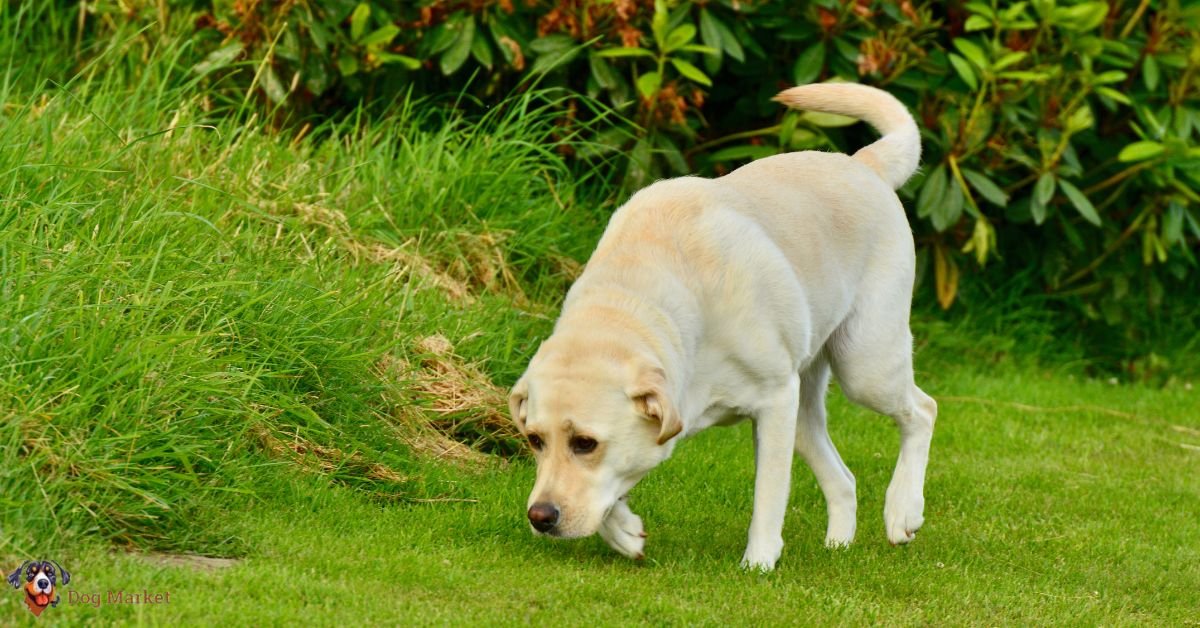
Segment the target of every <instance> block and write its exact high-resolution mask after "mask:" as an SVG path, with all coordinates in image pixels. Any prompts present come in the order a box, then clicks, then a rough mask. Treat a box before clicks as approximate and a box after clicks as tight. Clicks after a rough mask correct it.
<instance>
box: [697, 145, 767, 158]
mask: <svg viewBox="0 0 1200 628" xmlns="http://www.w3.org/2000/svg"><path fill="white" fill-rule="evenodd" d="M778 153H779V149H777V148H775V147H774V146H763V145H761V144H742V145H740V146H729V147H727V148H722V149H721V150H719V151H717V152H715V153H713V154H711V155H709V157H708V158H709V159H711V160H713V161H740V160H742V159H762V158H763V157H770V156H771V155H776V154H778Z"/></svg>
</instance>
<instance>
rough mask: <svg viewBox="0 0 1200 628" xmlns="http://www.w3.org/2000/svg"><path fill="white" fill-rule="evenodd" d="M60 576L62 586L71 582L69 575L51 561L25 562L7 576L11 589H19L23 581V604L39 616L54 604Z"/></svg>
mask: <svg viewBox="0 0 1200 628" xmlns="http://www.w3.org/2000/svg"><path fill="white" fill-rule="evenodd" d="M60 576H61V578H62V584H63V585H66V584H68V583H70V582H71V574H70V573H69V572H68V571H67V570H66V569H63V568H62V566H60V565H58V564H57V563H55V562H53V561H49V560H42V561H26V562H25V564H23V565H21V566H20V567H18V568H17V569H16V571H14V572H12V573H11V574H9V575H8V583H9V584H10V585H12V587H13V588H21V581H22V580H24V583H25V584H24V589H25V603H26V604H28V605H29V608H30V610H32V611H34V613H37V614H41V611H42V610H44V609H45V608H46V607H47V606H49V605H51V603H53V602H54V599H55V595H54V589H55V587H57V586H58V584H59V577H60Z"/></svg>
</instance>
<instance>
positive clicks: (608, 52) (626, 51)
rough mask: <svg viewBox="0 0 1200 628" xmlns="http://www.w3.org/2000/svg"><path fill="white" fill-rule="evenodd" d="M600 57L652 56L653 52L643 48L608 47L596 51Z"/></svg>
mask: <svg viewBox="0 0 1200 628" xmlns="http://www.w3.org/2000/svg"><path fill="white" fill-rule="evenodd" d="M596 54H599V55H600V56H601V57H605V58H610V59H616V58H620V57H650V58H654V53H653V52H650V51H649V50H646V49H645V48H608V49H605V50H601V51H600V52H598V53H596Z"/></svg>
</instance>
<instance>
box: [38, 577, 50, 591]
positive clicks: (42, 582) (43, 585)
mask: <svg viewBox="0 0 1200 628" xmlns="http://www.w3.org/2000/svg"><path fill="white" fill-rule="evenodd" d="M37 585H38V587H40V588H42V589H45V588H46V587H48V586H50V581H49V580H47V579H45V578H38V581H37Z"/></svg>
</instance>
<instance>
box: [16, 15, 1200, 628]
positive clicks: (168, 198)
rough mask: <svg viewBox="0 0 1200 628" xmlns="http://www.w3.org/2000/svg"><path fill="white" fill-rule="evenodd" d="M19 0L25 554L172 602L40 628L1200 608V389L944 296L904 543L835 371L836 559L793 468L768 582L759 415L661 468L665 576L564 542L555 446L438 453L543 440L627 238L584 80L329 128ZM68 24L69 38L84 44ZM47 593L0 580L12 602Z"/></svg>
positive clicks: (871, 429) (927, 333)
mask: <svg viewBox="0 0 1200 628" xmlns="http://www.w3.org/2000/svg"><path fill="white" fill-rule="evenodd" d="M11 7H12V5H3V6H0V26H2V27H3V28H2V29H0V30H2V32H3V37H0V51H5V52H8V53H9V54H8V55H6V56H7V57H10V58H15V57H14V56H12V54H13V51H16V50H28V51H32V50H36V51H39V53H38V55H39V56H37V61H36V62H32V61H31V62H30V63H28V64H20V63H14V64H10V65H7V66H6V68H7V69H8V71H6V72H5V74H4V77H3V79H2V81H0V173H3V175H2V176H0V568H6V569H9V570H11V569H12V568H13V567H15V566H16V564H18V563H19V561H20V560H22V559H25V558H31V557H35V556H36V557H51V558H55V559H58V560H59V561H60V562H62V563H64V564H65V566H66V567H67V568H68V569H70V570H72V571H73V572H74V574H75V580H74V582H73V583H72V585H71V586H70V587H68V588H67V591H71V590H74V591H77V592H87V593H91V592H97V591H99V592H102V593H106V592H107V591H109V590H119V589H124V590H137V591H141V590H144V589H148V590H150V591H152V592H153V591H169V592H170V594H171V603H170V604H169V605H165V606H157V607H145V606H143V607H131V606H111V605H103V606H101V607H100V608H92V607H90V606H86V605H71V604H67V605H65V606H60V607H59V608H57V609H52V610H50V611H48V612H47V614H46V615H44V616H43V618H42V621H50V622H52V623H54V622H63V623H79V622H94V623H99V624H105V623H114V622H130V623H132V622H138V623H148V624H164V625H175V624H181V623H185V624H198V623H204V624H208V623H216V622H228V623H233V624H247V623H268V624H279V623H284V622H289V623H291V622H296V623H298V622H301V621H310V622H312V621H315V622H317V623H322V624H335V623H343V624H344V623H347V622H355V621H365V622H377V623H382V622H392V623H395V622H400V621H404V622H411V623H457V622H461V621H466V620H470V621H475V622H479V623H493V624H494V623H515V622H522V621H530V622H543V623H545V622H554V621H564V620H566V621H569V620H572V619H578V620H580V621H589V622H593V623H604V624H616V623H625V622H629V621H637V622H653V623H659V622H673V623H685V622H687V623H718V622H720V623H727V622H728V621H729V620H730V619H731V618H747V619H750V620H758V621H759V622H762V623H767V622H772V623H774V622H778V621H796V622H800V623H829V622H838V623H862V622H865V621H879V622H883V623H937V624H942V623H964V624H996V623H1070V624H1128V623H1161V624H1178V623H1183V622H1187V621H1194V620H1195V602H1194V595H1195V593H1194V592H1195V591H1196V590H1197V589H1200V524H1197V521H1196V516H1195V515H1196V513H1197V512H1200V482H1197V481H1196V478H1197V477H1200V451H1198V450H1197V447H1200V416H1198V413H1197V408H1198V407H1200V391H1197V390H1196V389H1194V388H1189V386H1190V384H1189V379H1188V376H1187V375H1186V374H1177V375H1173V376H1171V377H1165V378H1161V379H1160V380H1159V381H1161V382H1163V383H1165V385H1164V386H1161V387H1150V386H1145V385H1129V384H1125V383H1122V384H1119V385H1112V384H1108V383H1106V382H1105V381H1104V380H1092V379H1087V378H1084V377H1081V376H1080V374H1081V373H1083V372H1084V371H1085V369H1083V368H1080V367H1079V364H1078V363H1077V362H1073V360H1075V359H1076V358H1077V357H1078V355H1077V354H1075V353H1068V354H1066V355H1065V356H1062V355H1053V352H1054V351H1055V350H1056V348H1057V347H1059V346H1061V343H1060V342H1059V341H1058V340H1057V339H1055V338H1054V330H1055V329H1056V327H1055V326H1054V325H1053V324H1052V323H1051V322H1048V321H1049V318H1050V315H1048V314H1046V313H1045V312H1041V311H1026V312H1022V311H1020V310H1019V309H1017V308H1011V307H1008V308H1006V309H1004V311H1003V312H1002V313H997V314H989V313H988V310H987V309H986V308H984V307H983V306H982V305H980V306H979V309H975V310H971V311H972V312H982V313H983V314H981V315H972V316H976V317H981V318H982V320H972V316H966V317H961V318H960V319H959V320H958V321H956V322H953V323H948V322H945V321H944V320H943V319H938V318H933V317H930V316H922V317H921V318H919V320H918V324H917V335H918V361H917V366H918V370H919V371H920V374H919V379H920V383H921V384H922V386H923V387H925V388H926V389H927V390H929V392H930V393H932V394H934V395H935V396H936V397H938V398H939V399H940V401H941V408H942V414H941V418H940V420H939V425H938V430H937V434H936V436H935V440H934V453H933V461H932V464H931V468H930V477H929V486H928V490H927V500H928V510H927V516H928V523H927V525H926V527H925V528H924V529H923V530H922V531H921V533H920V534H919V536H918V539H917V541H916V542H915V543H914V544H913V545H911V546H909V547H904V548H892V547H889V546H888V545H887V543H886V542H885V539H884V536H883V530H882V515H881V508H882V501H883V491H884V489H885V488H886V485H887V481H888V478H889V476H890V473H891V469H892V465H893V464H894V456H895V449H896V441H897V437H896V433H895V430H894V428H893V427H892V426H891V425H889V424H888V422H887V421H886V420H884V419H881V418H879V417H875V416H870V415H868V414H867V413H865V412H863V411H860V410H857V409H854V408H852V407H850V406H848V405H846V404H845V403H844V402H843V401H842V400H841V398H840V397H839V396H836V395H835V396H833V401H832V404H833V405H832V412H831V414H832V416H833V417H834V419H833V425H832V431H833V434H834V438H835V440H836V442H838V444H839V445H840V447H841V451H842V454H843V456H844V457H845V459H846V461H847V463H848V464H849V465H850V467H851V468H852V469H853V470H854V472H855V473H856V474H857V477H858V482H859V489H860V492H861V493H860V517H859V539H858V543H857V544H856V545H855V546H854V547H853V548H852V549H850V550H848V551H837V552H831V551H827V550H825V549H824V548H823V547H822V546H821V540H822V538H823V536H824V519H825V514H824V504H823V502H822V500H821V498H820V495H819V492H818V491H817V488H816V485H815V483H814V481H813V480H812V478H811V476H810V474H809V473H808V472H807V471H806V470H805V469H804V468H803V467H802V466H799V465H798V467H797V470H796V481H795V490H794V493H793V501H792V503H793V508H792V509H791V512H790V515H789V520H788V523H787V526H786V528H785V541H786V543H787V547H786V548H785V553H784V558H783V560H782V561H781V563H780V568H779V570H778V571H777V572H776V573H773V574H770V575H766V576H760V575H756V574H747V573H743V572H741V571H740V570H739V569H738V568H737V563H738V559H739V558H740V556H741V552H742V549H743V546H744V542H745V533H746V526H747V524H748V520H749V515H748V513H749V506H750V500H751V497H752V494H751V488H752V471H753V469H752V464H751V460H752V455H751V451H750V444H749V435H748V433H747V431H746V429H745V426H743V427H741V428H734V429H729V430H713V431H710V432H708V433H705V434H702V435H700V436H699V437H697V438H696V439H695V440H694V441H692V442H689V443H686V444H685V445H683V446H682V447H681V448H680V449H679V451H678V454H677V455H676V457H675V458H674V459H672V460H671V461H669V462H668V463H667V464H666V465H664V466H663V468H661V469H660V470H658V471H657V472H655V473H654V474H652V475H651V476H650V477H649V478H648V479H647V480H646V481H645V482H644V483H643V485H642V486H640V487H639V488H638V489H636V490H635V492H634V494H633V497H632V500H633V504H634V507H635V510H636V511H637V512H638V513H639V514H641V515H642V516H643V517H644V518H645V521H646V525H647V528H648V530H649V532H650V535H651V536H650V542H649V545H648V550H647V551H648V559H647V561H645V562H644V563H641V564H638V563H633V562H630V561H627V560H625V559H622V558H620V557H618V556H617V555H616V554H615V553H613V552H611V551H610V550H608V549H607V548H606V547H604V545H603V544H602V542H601V541H599V540H598V539H588V540H584V541H577V542H558V543H555V542H549V541H545V540H541V539H536V538H534V537H533V536H532V535H531V534H530V533H529V531H528V529H527V525H526V524H525V523H524V521H523V518H522V516H523V515H522V506H523V504H524V502H525V497H526V492H527V490H528V489H529V487H530V486H531V483H532V477H533V469H532V467H531V466H530V463H529V461H528V460H527V459H525V458H519V457H518V458H515V459H512V460H511V461H509V462H502V460H501V459H500V458H497V457H493V458H490V459H485V460H484V461H483V462H478V461H472V460H475V459H474V458H469V459H468V460H467V461H465V462H462V461H460V462H446V461H442V460H437V459H434V458H433V457H432V456H431V455H429V453H428V452H429V451H430V449H429V447H430V443H432V444H433V445H438V444H440V445H445V444H446V442H447V441H444V440H438V439H437V437H436V436H434V434H439V433H445V434H450V435H452V436H454V437H455V438H458V439H460V440H463V441H466V442H471V443H473V444H475V445H477V446H478V447H479V448H481V449H485V450H489V451H495V452H500V453H512V451H513V447H514V443H513V441H512V440H511V439H510V438H508V436H506V434H505V422H504V416H503V414H504V410H503V409H502V407H503V393H502V387H503V386H505V385H507V384H510V383H511V382H512V381H513V380H514V379H515V378H516V376H517V375H518V374H519V373H520V371H521V370H522V369H523V367H524V363H525V360H527V359H528V356H529V355H530V354H531V353H532V351H533V350H534V349H535V348H536V345H537V342H538V341H539V340H540V339H541V338H543V337H544V336H545V335H546V333H548V331H549V329H550V326H551V323H552V319H553V315H554V312H555V309H556V306H557V303H558V301H559V299H560V298H561V295H562V294H563V291H564V289H565V288H566V286H567V285H568V283H569V281H570V278H571V275H572V273H573V272H575V271H576V270H577V264H578V263H579V262H580V261H582V260H584V259H585V258H586V255H587V252H588V251H589V248H590V246H591V245H592V244H593V243H594V241H595V239H596V238H597V237H598V234H599V231H600V229H601V228H602V225H603V219H604V213H605V212H604V210H605V209H606V207H605V205H604V203H602V202H596V201H595V200H594V199H593V197H601V198H603V197H604V196H605V194H604V190H603V188H600V192H599V193H597V192H595V190H596V189H597V188H596V186H592V185H588V183H587V182H586V181H583V180H581V177H580V176H579V174H578V173H573V172H571V171H570V170H569V168H568V167H567V166H566V165H565V163H564V162H563V160H562V159H560V157H559V153H558V152H557V150H556V146H558V145H559V143H560V142H561V141H563V138H562V137H560V136H559V135H558V133H559V132H561V131H560V130H559V129H556V128H555V127H554V125H553V120H552V118H551V116H550V115H549V114H548V113H547V110H546V108H545V106H546V103H547V102H548V101H550V100H552V99H554V98H556V97H557V96H556V95H555V94H554V93H547V92H531V93H527V94H524V95H517V96H514V97H512V98H511V99H510V100H508V101H506V102H505V103H504V105H503V106H501V107H497V108H495V109H494V110H492V111H490V112H488V113H487V114H484V115H481V116H478V117H472V118H467V117H464V116H461V115H458V114H456V113H454V112H453V107H452V104H453V103H452V101H449V100H443V101H436V102H434V101H416V100H408V101H404V102H399V103H396V106H395V107H393V108H392V110H390V111H389V112H387V114H388V115H387V116H386V117H382V118H379V117H377V118H371V117H369V116H367V115H366V114H365V113H364V112H358V114H357V115H355V116H351V117H348V118H346V119H342V120H333V121H324V122H321V123H318V124H316V125H315V126H313V127H311V128H309V129H308V130H307V131H306V132H305V133H304V134H303V136H301V137H300V138H299V139H298V138H297V134H296V133H295V132H294V129H285V130H272V129H273V126H272V124H271V123H270V122H269V119H270V116H267V115H265V114H264V113H262V111H261V109H260V108H259V107H257V106H254V103H253V102H251V103H250V104H246V103H244V102H242V101H241V100H239V99H236V98H235V99H232V100H221V99H212V98H210V97H209V95H210V94H211V93H215V92H213V90H212V89H211V88H212V86H211V85H206V84H205V81H207V80H209V79H202V78H200V77H198V76H196V75H195V74H193V73H190V72H188V71H187V70H186V69H183V68H184V67H186V64H182V63H180V62H179V59H182V58H186V57H187V56H188V54H189V49H188V44H187V42H186V41H185V40H184V41H181V42H179V43H178V44H177V45H176V46H175V47H170V48H168V49H160V50H150V49H145V48H143V44H142V42H141V40H140V39H138V38H137V36H136V34H127V39H120V38H116V39H114V40H113V41H115V42H117V43H115V44H113V45H112V47H110V48H109V49H107V50H98V51H92V58H93V59H94V60H93V61H92V62H91V63H90V64H86V65H82V66H78V65H73V63H68V62H66V61H65V60H64V58H56V57H55V56H54V54H56V53H55V50H56V48H55V47H54V46H52V45H50V44H49V43H48V40H47V39H46V38H45V37H42V38H41V39H39V38H38V37H37V36H36V34H37V32H39V31H37V29H25V28H23V27H21V25H20V24H18V23H17V22H15V21H14V20H15V18H14V14H13V13H12V9H11ZM6 11H7V12H6ZM55 15H56V14H55V13H54V12H53V11H51V12H50V13H49V14H48V15H47V16H43V17H46V18H47V20H43V21H42V22H41V23H42V26H41V27H40V28H42V29H43V32H42V34H43V35H45V33H46V32H51V31H54V32H59V34H60V35H61V34H63V33H67V34H69V32H70V27H71V25H70V24H69V23H57V22H54V20H53V19H49V18H53V17H54V16H55ZM25 17H26V18H28V16H25ZM27 31H28V32H27ZM29 33H33V34H29ZM59 54H61V51H60V52H59ZM253 70H254V68H246V69H245V71H253ZM47 76H51V77H55V79H56V81H55V82H45V81H43V80H42V79H43V78H45V77H47ZM71 77H74V78H71ZM220 93H226V92H220ZM568 139H569V138H568ZM1006 332H1007V333H1006ZM435 336H442V337H445V338H446V339H447V340H448V342H449V345H450V346H452V347H453V352H452V353H446V352H445V351H444V350H439V349H437V344H438V343H430V342H429V341H428V339H429V338H430V337H435ZM1181 337H1185V338H1195V337H1200V336H1197V335H1196V333H1195V330H1194V329H1193V330H1184V333H1182V334H1181ZM1184 353H1186V351H1184ZM1068 360H1072V361H1068ZM1191 381H1192V382H1193V383H1194V380H1191ZM446 386H449V388H446ZM434 428H436V430H435V429H434ZM414 443H415V444H416V445H414ZM414 447H415V448H414ZM148 552H175V553H186V554H203V555H208V556H227V557H233V558H235V559H237V561H238V562H237V563H236V564H235V565H234V566H232V567H229V568H226V569H220V570H217V571H204V570H194V569H192V568H189V567H179V566H164V565H161V564H159V563H155V562H152V561H150V560H148V559H147V557H146V556H147V553H148ZM231 602H232V603H231ZM27 617H28V615H27V614H26V611H25V609H24V608H22V606H21V605H20V598H19V596H18V595H17V594H16V593H15V592H11V591H10V592H9V594H4V595H0V624H9V623H15V622H28V619H27Z"/></svg>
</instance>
